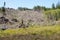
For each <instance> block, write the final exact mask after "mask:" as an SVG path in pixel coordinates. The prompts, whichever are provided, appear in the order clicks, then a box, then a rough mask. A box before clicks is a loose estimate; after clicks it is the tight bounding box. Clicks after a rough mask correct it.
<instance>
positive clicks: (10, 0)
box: [0, 0, 59, 9]
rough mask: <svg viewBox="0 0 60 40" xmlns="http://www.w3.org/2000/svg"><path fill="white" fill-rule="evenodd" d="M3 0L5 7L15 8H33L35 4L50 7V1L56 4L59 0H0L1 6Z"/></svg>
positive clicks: (0, 5)
mask: <svg viewBox="0 0 60 40" xmlns="http://www.w3.org/2000/svg"><path fill="white" fill-rule="evenodd" d="M4 1H5V2H6V7H10V8H15V9H16V8H18V7H27V8H33V7H34V6H37V5H40V6H46V7H51V5H52V3H54V4H55V5H56V4H57V2H58V1H59V0H0V7H2V6H3V3H4Z"/></svg>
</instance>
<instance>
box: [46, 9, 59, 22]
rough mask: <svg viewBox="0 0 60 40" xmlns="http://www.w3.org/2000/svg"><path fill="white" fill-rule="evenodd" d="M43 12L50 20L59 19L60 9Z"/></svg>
mask: <svg viewBox="0 0 60 40" xmlns="http://www.w3.org/2000/svg"><path fill="white" fill-rule="evenodd" d="M45 14H46V15H47V18H48V19H50V20H52V19H53V20H55V21H57V20H60V9H55V10H48V11H45Z"/></svg>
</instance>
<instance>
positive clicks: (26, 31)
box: [0, 25, 60, 37]
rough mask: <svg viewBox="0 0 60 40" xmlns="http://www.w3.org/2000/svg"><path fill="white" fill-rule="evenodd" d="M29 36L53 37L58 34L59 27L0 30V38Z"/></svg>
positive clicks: (59, 31) (59, 32)
mask: <svg viewBox="0 0 60 40" xmlns="http://www.w3.org/2000/svg"><path fill="white" fill-rule="evenodd" d="M18 34H19V35H29V34H31V35H32V34H33V35H35V34H38V35H44V36H46V35H48V36H49V35H53V34H60V25H54V26H32V27H29V28H19V29H7V30H4V31H3V30H0V37H6V36H10V35H18Z"/></svg>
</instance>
